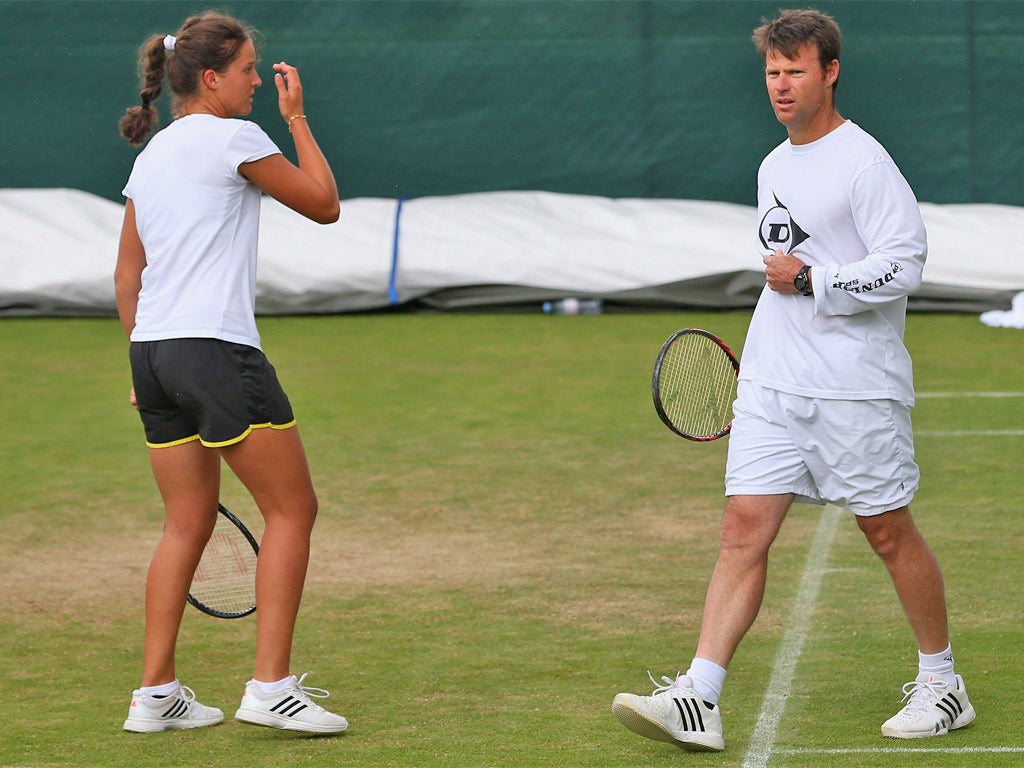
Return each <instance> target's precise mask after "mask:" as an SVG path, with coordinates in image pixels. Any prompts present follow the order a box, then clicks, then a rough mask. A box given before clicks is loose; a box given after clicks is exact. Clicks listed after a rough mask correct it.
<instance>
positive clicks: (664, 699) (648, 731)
mask: <svg viewBox="0 0 1024 768" xmlns="http://www.w3.org/2000/svg"><path fill="white" fill-rule="evenodd" d="M648 676H650V677H651V682H652V683H654V684H655V685H658V683H657V681H656V680H655V679H654V677H653V676H651V675H650V673H649V672H648ZM661 679H662V680H663V681H664V685H660V686H658V687H657V688H655V689H654V693H653V694H651V695H650V696H636V695H635V694H632V693H620V694H618V695H617V696H616V697H615V700H614V701H613V702H612V713H613V714H614V715H615V717H617V718H618V719H619V722H620V723H622V724H623V725H624V726H626V727H627V728H629V730H631V731H633V732H634V733H639V734H640V735H641V736H645V737H647V738H648V739H654V740H656V741H664V742H668V743H669V744H676V745H677V746H680V747H682V748H683V749H688V750H690V751H691V752H721V751H722V750H723V749H725V739H723V738H722V715H721V713H720V712H719V710H718V707H712V706H708V705H707V704H706V703H705V702H704V700H703V699H701V697H700V695H699V694H698V693H697V691H695V690H694V689H693V681H692V680H690V678H689V677H687V676H686V675H678V676H676V678H675V680H673V679H672V678H670V677H663V678H661Z"/></svg>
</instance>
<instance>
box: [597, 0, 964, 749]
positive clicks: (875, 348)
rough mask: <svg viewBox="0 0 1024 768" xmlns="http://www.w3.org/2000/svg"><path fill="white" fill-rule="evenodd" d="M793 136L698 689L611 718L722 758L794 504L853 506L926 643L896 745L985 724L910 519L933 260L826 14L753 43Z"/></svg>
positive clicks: (799, 17)
mask: <svg viewBox="0 0 1024 768" xmlns="http://www.w3.org/2000/svg"><path fill="white" fill-rule="evenodd" d="M754 42H755V44H756V46H757V48H758V52H759V53H760V54H761V55H762V56H763V57H764V59H765V80H766V85H767V89H768V96H769V98H770V100H771V104H772V108H773V109H774V111H775V115H776V117H777V118H778V120H779V122H781V123H782V124H783V125H784V126H785V127H786V130H787V133H788V138H787V140H786V141H784V142H783V143H782V144H780V145H779V146H778V147H777V148H776V149H775V150H773V151H772V152H771V153H770V154H769V155H768V156H767V157H766V158H765V159H764V161H763V162H762V164H761V167H760V170H759V172H758V195H757V196H758V216H759V231H758V233H757V247H758V248H759V251H760V255H761V257H762V259H763V260H764V265H765V276H766V282H767V284H766V286H765V289H764V292H763V293H762V295H761V297H760V299H759V301H758V304H757V307H756V309H755V310H754V314H753V317H752V318H751V322H750V328H749V331H748V334H747V340H746V344H745V345H744V349H743V359H742V363H741V365H740V375H739V377H740V383H739V393H738V396H737V400H736V404H735V409H734V410H735V420H734V423H733V428H732V433H731V435H730V438H729V439H730V444H729V454H728V461H727V466H726V496H727V497H728V501H727V504H726V510H725V517H724V521H723V525H722V539H721V548H720V550H719V556H718V562H717V563H716V565H715V569H714V572H713V574H712V577H711V583H710V586H709V588H708V593H707V599H706V602H705V605H704V619H703V622H702V624H701V633H700V639H699V641H698V644H697V651H696V655H695V656H694V658H693V661H692V662H691V664H690V667H689V669H688V670H687V672H686V674H685V675H679V676H678V677H677V678H676V679H674V680H673V679H671V678H664V679H665V683H666V684H665V685H663V686H661V687H660V688H658V689H657V690H655V692H654V694H653V695H652V696H636V695H633V694H627V693H622V694H619V695H618V696H616V697H615V702H614V703H613V705H612V709H613V711H614V713H615V715H616V716H617V717H618V718H619V720H620V721H621V722H622V723H623V724H624V725H625V726H626V727H628V728H630V729H631V730H633V731H635V732H637V733H639V734H641V735H642V736H646V737H648V738H652V739H657V740H659V741H666V742H669V743H675V744H677V745H679V746H682V747H684V748H686V749H690V750H698V751H719V750H722V749H724V748H725V741H724V739H723V736H722V720H721V715H720V713H719V708H718V706H717V704H718V699H719V697H720V696H721V693H722V687H723V684H724V682H725V676H726V669H727V667H728V665H729V662H730V661H731V659H732V656H733V654H734V653H735V651H736V648H737V647H738V646H739V643H740V641H741V640H742V639H743V637H744V635H745V634H746V632H747V631H748V630H749V628H750V626H751V625H752V624H753V622H754V619H755V617H756V616H757V613H758V610H759V609H760V606H761V601H762V598H763V596H764V589H765V582H766V575H767V566H768V552H769V549H770V547H771V545H772V542H773V541H774V540H775V537H776V535H777V533H778V531H779V528H780V526H781V524H782V521H783V519H784V518H785V516H786V514H787V512H788V510H789V508H790V506H791V504H792V503H793V502H794V501H799V502H810V503H818V504H823V503H830V504H834V505H837V506H840V507H845V508H847V509H849V510H851V511H852V512H853V513H854V515H855V516H856V520H857V523H858V525H859V526H860V528H861V530H862V531H863V532H864V535H865V536H866V538H867V540H868V542H869V543H870V545H871V547H872V548H873V549H874V551H875V553H876V554H878V556H879V557H880V558H881V560H882V562H883V563H884V564H885V565H886V567H887V568H888V570H889V574H890V576H891V577H892V581H893V584H894V586H895V588H896V593H897V595H898V597H899V600H900V602H901V604H902V606H903V609H904V612H905V614H906V616H907V619H908V621H909V622H910V627H911V629H912V630H913V633H914V635H915V638H916V640H917V643H918V674H917V677H916V679H915V680H914V681H912V682H911V683H908V684H907V685H906V686H904V691H905V693H906V701H907V703H906V705H905V706H904V707H903V709H902V710H900V712H898V713H897V714H896V715H895V716H893V717H892V718H890V719H889V720H888V721H886V722H885V723H884V724H883V725H882V734H883V735H884V736H887V737H891V738H923V737H929V736H939V735H942V734H945V733H948V732H949V731H950V730H953V729H956V728H961V727H963V726H965V725H967V724H968V723H970V722H971V721H972V720H974V717H975V712H974V708H973V706H971V704H970V701H969V700H968V698H967V691H966V688H965V686H964V682H963V679H962V678H961V677H960V676H959V675H957V674H956V673H955V672H954V668H953V653H952V648H951V645H950V641H949V631H948V623H947V614H946V601H945V594H944V589H943V581H942V573H941V571H940V569H939V565H938V563H937V561H936V560H935V557H934V555H933V554H932V552H931V550H930V549H929V547H928V545H927V544H926V542H925V541H924V539H923V538H922V536H921V534H920V533H919V531H918V529H917V527H916V526H915V524H914V521H913V518H912V517H911V514H910V507H909V504H910V501H911V499H912V498H913V496H914V493H915V491H916V490H917V488H918V480H919V470H918V467H917V464H916V463H915V462H914V443H913V433H912V429H911V421H910V408H911V407H912V406H913V404H914V388H913V373H912V366H911V360H910V355H909V353H908V352H907V349H906V347H905V346H904V343H903V331H904V325H905V321H906V309H907V297H908V295H910V294H912V293H914V292H915V291H916V290H917V289H918V288H919V286H920V284H921V274H922V270H923V268H924V263H925V256H926V253H927V239H926V233H925V228H924V224H923V222H922V220H921V215H920V211H919V210H918V205H917V200H916V199H915V197H914V193H913V191H912V190H911V188H910V186H909V184H907V182H906V180H905V179H904V178H903V176H902V174H901V173H900V171H899V169H898V168H897V167H896V164H895V163H894V162H893V160H892V158H891V157H890V156H889V154H888V153H887V152H886V151H885V149H884V148H883V147H882V146H881V145H880V144H879V143H878V142H877V141H876V140H875V139H873V138H872V137H871V136H870V135H868V134H867V133H866V132H865V131H863V130H862V129H861V128H860V127H858V126H857V125H856V124H854V123H853V122H850V121H849V120H845V119H844V118H843V117H842V116H841V115H840V114H839V112H838V111H837V109H836V106H835V89H836V86H837V83H838V79H839V53H840V48H841V35H840V31H839V27H838V26H837V25H836V23H835V22H834V21H833V20H832V19H831V18H830V17H829V16H827V15H825V14H822V13H819V12H817V11H783V12H782V13H781V14H780V15H779V17H778V18H777V19H775V20H773V21H771V22H767V23H766V24H765V25H764V26H762V27H760V28H758V29H757V30H756V31H755V33H754Z"/></svg>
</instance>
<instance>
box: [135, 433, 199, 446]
mask: <svg viewBox="0 0 1024 768" xmlns="http://www.w3.org/2000/svg"><path fill="white" fill-rule="evenodd" d="M198 439H199V435H192V436H191V437H183V438H182V439H181V440H172V441H171V442H169V443H151V442H149V440H147V441H146V447H147V448H173V447H174V446H176V445H184V444H185V443H191V442H193V441H195V440H198Z"/></svg>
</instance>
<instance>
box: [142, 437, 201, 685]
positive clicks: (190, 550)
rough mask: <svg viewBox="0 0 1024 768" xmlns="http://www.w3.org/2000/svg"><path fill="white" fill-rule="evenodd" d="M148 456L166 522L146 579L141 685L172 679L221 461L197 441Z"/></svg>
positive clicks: (160, 449) (153, 452)
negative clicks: (183, 621)
mask: <svg viewBox="0 0 1024 768" xmlns="http://www.w3.org/2000/svg"><path fill="white" fill-rule="evenodd" d="M149 457H150V464H151V466H152V468H153V476H154V478H155V479H156V484H157V488H159V490H160V495H161V496H162V497H163V501H164V510H165V522H164V530H163V534H162V535H161V536H160V542H159V544H157V548H156V552H155V553H154V554H153V560H152V561H151V563H150V566H149V575H148V577H147V579H146V639H145V658H144V661H143V669H142V684H143V685H144V686H150V685H161V684H163V683H169V682H171V681H172V680H174V678H175V674H176V673H175V668H174V648H175V645H176V643H177V640H178V630H179V628H180V626H181V617H182V614H183V613H184V611H185V599H186V597H187V596H188V590H189V586H190V585H191V584H192V576H193V575H194V574H195V570H196V566H197V565H198V564H199V559H200V558H201V557H202V555H203V548H204V547H205V546H206V542H207V541H208V540H209V538H210V534H211V533H212V532H213V526H214V525H215V524H216V522H217V499H218V496H219V494H220V456H219V455H218V454H217V452H216V451H211V450H209V449H207V448H204V447H203V446H202V444H201V443H200V442H199V441H198V440H195V441H193V442H190V443H184V444H182V445H176V446H173V447H170V448H151V449H150V451H149Z"/></svg>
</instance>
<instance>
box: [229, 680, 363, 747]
mask: <svg viewBox="0 0 1024 768" xmlns="http://www.w3.org/2000/svg"><path fill="white" fill-rule="evenodd" d="M291 679H292V685H291V686H290V687H288V688H287V689H285V690H284V691H281V692H280V693H263V692H262V691H260V688H259V685H258V684H257V683H256V681H255V680H250V681H249V682H248V683H246V684H245V694H244V695H243V696H242V703H241V705H240V706H239V707H238V711H237V712H235V719H236V720H240V721H241V722H243V723H251V724H252V725H265V726H268V727H270V728H281V729H283V730H286V731H305V732H307V733H343V732H344V731H345V730H346V729H347V728H348V720H346V719H345V718H344V717H342V716H341V715H335V714H334V713H332V712H328V711H327V710H326V709H324V708H323V707H321V706H320V705H319V704H317V703H315V702H314V701H312V699H310V697H311V696H312V697H315V698H318V699H326V698H327V697H328V696H330V695H331V694H329V693H328V692H327V691H325V690H324V689H322V688H310V687H308V686H305V685H303V684H302V681H303V680H305V679H306V675H303V676H302V677H300V678H298V679H296V678H295V676H294V675H292V678H291Z"/></svg>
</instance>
